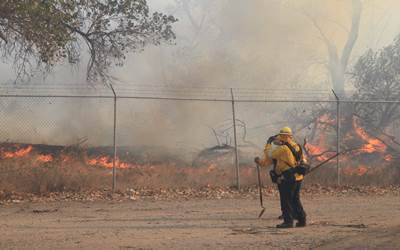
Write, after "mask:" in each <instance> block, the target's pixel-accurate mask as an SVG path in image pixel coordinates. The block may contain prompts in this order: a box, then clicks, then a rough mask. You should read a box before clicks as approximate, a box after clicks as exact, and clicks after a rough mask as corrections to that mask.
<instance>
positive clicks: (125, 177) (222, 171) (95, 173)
mask: <svg viewBox="0 0 400 250" xmlns="http://www.w3.org/2000/svg"><path fill="white" fill-rule="evenodd" d="M32 159H36V158H35V157H29V158H27V157H25V158H20V159H3V160H1V164H0V173H1V174H0V190H10V191H17V192H29V193H35V194H44V193H49V192H65V191H67V192H68V191H70V192H80V191H88V190H103V189H105V188H110V187H111V184H112V172H111V170H110V169H106V168H101V167H92V166H87V165H86V164H85V161H84V160H83V159H82V157H80V156H76V155H74V157H70V160H68V161H65V160H62V159H54V161H51V162H47V163H43V162H38V161H37V160H32ZM72 159H73V160H72ZM342 172H343V173H342V178H341V181H342V182H341V183H342V184H343V185H372V186H389V185H399V184H400V168H398V167H397V166H395V165H393V166H388V167H381V168H376V169H374V170H370V171H368V172H367V173H365V174H364V175H361V176H359V175H357V174H354V173H356V172H354V173H352V174H349V173H346V171H345V168H344V169H343V171H342ZM336 174H337V173H336V169H335V168H333V167H329V166H327V167H324V168H321V169H319V170H318V171H316V172H313V173H312V174H310V175H308V176H307V177H306V180H305V184H306V185H308V184H320V185H324V186H334V185H336V184H337V179H336ZM262 180H263V185H264V186H272V185H273V184H272V183H271V181H270V180H269V176H268V173H267V170H266V169H263V170H262ZM240 183H241V186H242V187H251V186H255V185H256V184H257V175H256V170H255V167H254V166H253V165H252V164H249V165H248V166H241V167H240ZM235 184H236V172H235V169H234V167H233V166H230V167H224V168H220V167H218V166H216V165H215V166H214V165H210V166H206V167H180V166H179V167H178V166H175V165H165V164H159V165H141V166H139V167H136V168H132V169H118V170H117V187H118V189H120V190H125V189H127V188H152V189H158V188H184V187H192V188H201V187H231V186H234V185H235Z"/></svg>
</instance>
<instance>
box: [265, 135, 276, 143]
mask: <svg viewBox="0 0 400 250" xmlns="http://www.w3.org/2000/svg"><path fill="white" fill-rule="evenodd" d="M275 139H276V135H273V136H271V137H270V138H268V141H267V144H271V143H272V142H273V141H275Z"/></svg>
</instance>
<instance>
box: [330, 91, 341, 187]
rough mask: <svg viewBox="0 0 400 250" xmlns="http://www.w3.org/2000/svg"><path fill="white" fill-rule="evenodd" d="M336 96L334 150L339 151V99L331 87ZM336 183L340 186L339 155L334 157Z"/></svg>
mask: <svg viewBox="0 0 400 250" xmlns="http://www.w3.org/2000/svg"><path fill="white" fill-rule="evenodd" d="M332 92H333V94H334V95H335V98H336V152H337V153H339V152H340V99H339V96H338V95H337V94H336V93H335V91H334V90H333V89H332ZM336 170H337V185H338V186H340V155H338V156H337V157H336Z"/></svg>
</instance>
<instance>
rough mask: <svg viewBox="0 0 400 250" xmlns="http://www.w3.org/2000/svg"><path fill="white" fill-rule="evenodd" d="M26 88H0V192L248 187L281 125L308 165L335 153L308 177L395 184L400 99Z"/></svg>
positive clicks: (203, 90)
mask: <svg viewBox="0 0 400 250" xmlns="http://www.w3.org/2000/svg"><path fill="white" fill-rule="evenodd" d="M32 89H33V88H32ZM32 89H30V88H20V89H15V88H11V89H10V88H8V89H7V92H6V93H3V94H1V96H0V99H1V101H0V113H1V118H0V140H1V142H2V144H1V149H0V153H1V162H2V163H1V170H0V171H1V173H2V185H3V188H13V189H27V190H29V191H35V192H41V191H43V190H50V191H51V190H63V189H77V190H78V189H82V188H91V187H93V188H109V187H112V189H113V190H115V189H116V188H117V187H118V188H125V187H170V186H205V185H211V186H212V185H226V186H236V187H240V186H247V185H253V184H255V183H256V175H255V169H254V163H253V159H254V157H255V156H257V155H258V156H261V155H262V154H263V147H264V144H265V141H266V138H268V137H269V136H270V135H274V134H276V133H277V131H278V130H279V128H280V127H283V126H290V127H292V128H293V130H294V132H295V138H296V141H297V142H298V143H299V144H301V145H302V146H303V148H304V153H305V155H306V157H307V159H308V161H309V162H310V163H311V165H314V166H315V165H316V164H318V163H321V162H324V161H325V160H326V159H329V157H331V156H332V155H334V154H335V153H336V152H340V153H341V154H340V155H339V156H338V157H337V158H335V159H332V160H331V161H329V162H327V163H326V165H324V166H323V167H321V168H320V169H319V170H318V171H315V172H313V174H310V177H309V178H307V179H308V181H310V182H317V183H321V184H339V185H340V184H351V183H355V182H357V183H361V184H371V183H373V184H392V183H394V182H396V180H397V179H398V178H397V179H396V176H398V175H399V169H398V167H397V163H398V162H399V155H398V154H399V151H400V150H399V143H398V141H397V138H399V137H398V136H399V133H400V131H399V123H398V122H397V118H396V117H397V114H398V109H397V107H398V105H399V104H400V102H399V101H388V100H383V101H382V100H373V101H372V100H368V101H367V100H349V99H343V100H341V99H340V98H338V97H337V96H335V95H333V94H331V93H330V92H329V91H315V90H314V91H313V90H309V91H308V92H307V91H297V92H296V91H293V90H292V91H284V93H283V91H281V92H279V91H276V90H275V91H267V90H252V89H222V88H220V89H217V88H209V89H207V88H177V87H171V86H164V87H160V86H153V87H148V86H146V87H136V88H128V87H120V86H118V87H115V90H113V91H111V89H108V88H101V89H100V90H99V88H98V87H97V88H82V87H77V86H75V85H71V86H70V88H65V87H64V88H59V89H55V88H48V87H47V88H46V89H40V88H38V87H35V88H34V91H32ZM49 89H50V90H49ZM46 91H47V92H49V91H50V92H51V93H46ZM3 92H4V91H3ZM43 93H45V94H43ZM337 117H339V119H337ZM117 184H118V185H117Z"/></svg>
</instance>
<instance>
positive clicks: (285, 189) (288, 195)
mask: <svg viewBox="0 0 400 250" xmlns="http://www.w3.org/2000/svg"><path fill="white" fill-rule="evenodd" d="M279 186H280V188H279V190H280V195H281V209H282V213H283V220H284V222H285V223H293V219H297V220H299V221H305V220H306V213H305V212H304V209H303V205H302V204H301V201H300V190H301V181H296V182H285V181H284V182H283V183H282V184H280V185H279Z"/></svg>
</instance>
